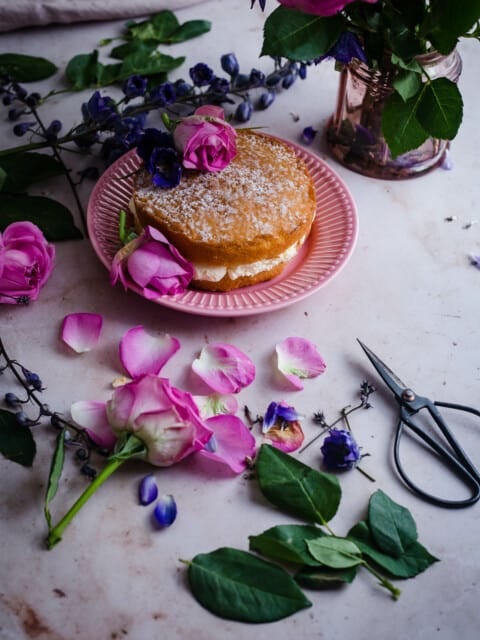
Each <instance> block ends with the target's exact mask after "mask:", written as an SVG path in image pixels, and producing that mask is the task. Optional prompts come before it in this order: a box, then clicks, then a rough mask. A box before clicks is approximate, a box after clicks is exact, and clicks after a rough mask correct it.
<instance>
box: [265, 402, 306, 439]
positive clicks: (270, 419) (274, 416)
mask: <svg viewBox="0 0 480 640" xmlns="http://www.w3.org/2000/svg"><path fill="white" fill-rule="evenodd" d="M299 419H300V416H299V415H298V413H297V412H296V410H295V409H294V408H293V407H290V406H289V405H288V404H285V402H271V403H270V404H269V405H268V407H267V410H266V412H265V415H264V417H263V423H262V431H263V432H264V433H265V432H266V431H268V430H269V429H270V427H273V425H274V424H275V423H276V422H277V420H283V421H284V422H294V421H295V420H299Z"/></svg>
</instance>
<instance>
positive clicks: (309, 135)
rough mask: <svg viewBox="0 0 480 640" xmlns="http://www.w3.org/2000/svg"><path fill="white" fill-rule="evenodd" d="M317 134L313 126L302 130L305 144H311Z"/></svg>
mask: <svg viewBox="0 0 480 640" xmlns="http://www.w3.org/2000/svg"><path fill="white" fill-rule="evenodd" d="M316 135H317V131H316V129H314V128H313V127H305V129H304V130H303V132H302V138H303V141H304V142H305V144H311V143H312V142H313V140H314V138H315V136H316Z"/></svg>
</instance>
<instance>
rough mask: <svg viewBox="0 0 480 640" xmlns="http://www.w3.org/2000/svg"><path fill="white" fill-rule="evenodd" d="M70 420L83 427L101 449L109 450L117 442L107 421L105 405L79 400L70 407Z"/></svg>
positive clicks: (93, 401)
mask: <svg viewBox="0 0 480 640" xmlns="http://www.w3.org/2000/svg"><path fill="white" fill-rule="evenodd" d="M70 415H71V416H72V420H73V421H74V422H76V423H77V424H78V425H79V426H80V427H83V429H85V431H86V432H87V433H88V435H89V436H90V438H91V439H92V440H93V442H95V444H98V446H99V447H102V448H103V449H108V450H111V449H113V448H114V446H115V443H116V441H117V438H116V436H115V435H114V433H113V431H112V428H111V426H110V423H109V422H108V419H107V411H106V403H105V402H100V401H96V400H79V401H78V402H74V403H73V404H72V406H71V407H70Z"/></svg>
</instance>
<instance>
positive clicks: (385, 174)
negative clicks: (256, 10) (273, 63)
mask: <svg viewBox="0 0 480 640" xmlns="http://www.w3.org/2000/svg"><path fill="white" fill-rule="evenodd" d="M279 2H280V5H281V6H279V7H277V8H276V9H275V10H274V11H273V12H272V13H271V14H270V15H269V16H268V18H267V20H266V23H265V29H264V40H263V47H262V55H264V54H265V55H276V56H282V57H286V58H289V59H291V60H297V61H298V60H301V61H309V62H313V63H318V62H320V61H322V60H324V59H325V58H334V59H335V60H336V64H337V68H338V69H339V70H340V71H341V75H340V84H339V92H338V99H337V107H336V109H335V112H334V115H333V117H332V118H331V120H330V122H329V125H328V128H327V140H328V144H329V146H330V148H331V150H332V152H333V154H334V155H335V157H337V159H339V160H340V161H341V162H342V163H343V164H345V165H346V166H348V167H349V168H351V169H353V170H355V171H358V172H360V173H364V174H366V175H370V176H374V177H380V178H403V177H410V176H412V175H418V174H419V173H423V172H425V171H427V170H429V169H431V168H433V167H435V166H437V165H438V164H439V163H440V162H442V160H443V158H444V155H445V151H446V149H447V147H448V144H449V141H450V140H452V139H453V138H455V136H456V135H457V132H458V130H459V128H460V125H461V122H462V117H463V100H462V96H461V94H460V91H459V89H458V86H457V80H458V77H459V75H460V73H461V59H460V56H459V54H458V52H457V50H456V46H457V44H458V42H459V40H460V39H461V38H475V39H477V40H478V39H479V38H480V0H471V1H470V0H279ZM254 3H255V2H254V0H253V2H252V3H251V4H252V6H253V4H254ZM259 4H260V6H261V7H262V9H264V8H265V5H266V2H265V0H261V1H259Z"/></svg>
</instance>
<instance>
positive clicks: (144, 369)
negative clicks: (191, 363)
mask: <svg viewBox="0 0 480 640" xmlns="http://www.w3.org/2000/svg"><path fill="white" fill-rule="evenodd" d="M179 349H180V342H179V341H178V340H177V338H173V337H172V336H170V335H168V333H165V334H164V335H162V336H152V335H150V334H149V333H147V332H146V331H145V329H144V328H143V327H142V326H138V327H133V329H129V330H128V331H127V332H126V333H125V335H124V336H123V338H122V340H121V341H120V360H121V362H122V365H123V367H124V368H125V370H126V371H127V373H128V374H129V375H130V376H131V377H132V378H138V377H139V376H142V375H146V374H151V375H158V374H159V373H160V371H161V370H162V368H163V366H164V365H165V364H166V363H167V362H168V361H169V360H170V358H171V357H172V356H173V355H174V354H175V353H176V352H177V351H178V350H179Z"/></svg>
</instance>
